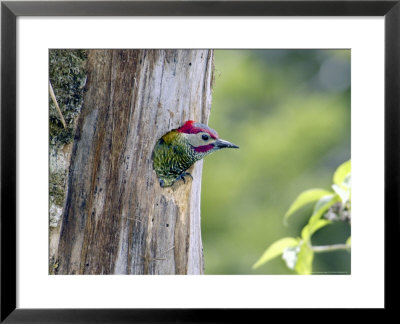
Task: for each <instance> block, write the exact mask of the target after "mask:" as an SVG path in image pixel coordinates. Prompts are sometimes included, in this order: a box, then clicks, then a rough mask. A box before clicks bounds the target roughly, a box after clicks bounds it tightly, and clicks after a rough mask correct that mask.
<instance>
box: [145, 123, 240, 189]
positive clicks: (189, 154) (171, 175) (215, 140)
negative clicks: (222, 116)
mask: <svg viewBox="0 0 400 324" xmlns="http://www.w3.org/2000/svg"><path fill="white" fill-rule="evenodd" d="M223 148H239V146H237V145H235V144H232V143H230V142H228V141H225V140H223V139H220V138H219V137H218V133H217V132H216V131H215V130H213V129H211V128H210V127H208V126H207V125H204V124H201V123H197V122H195V121H193V120H188V121H187V122H186V123H185V124H184V125H183V126H181V127H180V128H177V129H173V130H171V131H169V132H168V133H166V134H165V135H164V136H162V137H161V138H160V139H159V140H158V141H157V143H156V145H155V147H154V150H153V156H152V158H153V168H154V170H155V171H156V173H157V177H158V180H159V182H160V186H161V187H170V186H172V185H173V184H174V183H175V182H176V181H178V180H183V182H185V176H190V177H192V176H191V174H190V173H188V172H186V170H187V169H189V168H190V167H191V166H192V164H193V163H195V162H196V161H198V160H201V159H202V158H203V157H205V156H206V155H208V154H210V153H212V152H215V151H218V150H220V149H223Z"/></svg>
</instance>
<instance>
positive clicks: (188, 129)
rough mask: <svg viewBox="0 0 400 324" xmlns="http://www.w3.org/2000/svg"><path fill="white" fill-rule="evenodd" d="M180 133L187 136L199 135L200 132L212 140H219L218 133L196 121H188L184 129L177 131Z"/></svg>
mask: <svg viewBox="0 0 400 324" xmlns="http://www.w3.org/2000/svg"><path fill="white" fill-rule="evenodd" d="M177 131H178V132H180V133H185V134H197V133H200V132H206V133H208V134H209V135H210V136H211V137H212V138H214V139H217V138H218V133H217V132H216V131H215V130H213V129H212V128H210V127H208V126H207V125H204V124H200V123H197V122H195V121H194V120H188V121H187V122H186V123H185V124H183V126H182V127H180V128H178V129H177Z"/></svg>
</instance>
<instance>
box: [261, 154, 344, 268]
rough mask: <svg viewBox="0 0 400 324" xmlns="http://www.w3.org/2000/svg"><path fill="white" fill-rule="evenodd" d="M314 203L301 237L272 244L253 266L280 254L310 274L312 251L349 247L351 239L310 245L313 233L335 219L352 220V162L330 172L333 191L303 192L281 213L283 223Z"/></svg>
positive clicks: (312, 190) (293, 265) (284, 239)
mask: <svg viewBox="0 0 400 324" xmlns="http://www.w3.org/2000/svg"><path fill="white" fill-rule="evenodd" d="M310 203H315V206H314V209H313V212H312V214H311V216H310V218H309V220H308V223H307V224H306V225H305V226H304V227H303V229H302V231H301V234H300V237H296V238H295V237H284V238H281V239H279V240H277V241H275V242H274V243H272V244H271V245H270V246H269V247H268V248H267V250H266V251H265V252H264V253H263V255H262V256H261V257H260V258H259V259H258V260H257V262H256V263H255V264H254V265H253V269H256V268H258V267H260V266H262V265H264V264H265V263H267V262H268V261H270V260H271V259H273V258H275V257H278V256H279V255H282V258H283V260H284V261H285V262H286V266H287V267H288V268H289V269H292V270H294V271H295V272H296V273H298V274H311V273H312V262H313V259H314V254H315V253H321V252H332V251H337V250H347V251H350V249H351V238H350V237H349V238H348V239H347V241H346V242H345V243H343V244H342V243H339V244H332V245H323V246H313V245H312V243H311V238H312V235H313V234H314V233H315V232H316V231H318V230H319V229H321V228H323V227H325V226H328V225H330V224H332V223H333V222H334V221H344V222H348V223H349V224H350V223H351V161H350V160H349V161H347V162H344V163H343V164H341V165H340V166H339V167H338V168H337V169H336V171H335V172H334V174H333V184H332V190H324V189H309V190H306V191H304V192H302V193H301V194H300V195H299V196H298V197H297V198H296V199H295V201H294V202H293V203H292V205H291V206H290V207H289V209H288V211H287V212H286V214H285V215H284V216H283V222H284V224H288V220H289V218H290V217H291V216H292V215H293V214H294V213H295V212H296V211H298V210H299V209H300V208H302V207H304V206H305V205H307V204H310Z"/></svg>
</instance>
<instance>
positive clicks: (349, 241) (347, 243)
mask: <svg viewBox="0 0 400 324" xmlns="http://www.w3.org/2000/svg"><path fill="white" fill-rule="evenodd" d="M346 245H348V246H351V236H349V238H348V239H347V240H346Z"/></svg>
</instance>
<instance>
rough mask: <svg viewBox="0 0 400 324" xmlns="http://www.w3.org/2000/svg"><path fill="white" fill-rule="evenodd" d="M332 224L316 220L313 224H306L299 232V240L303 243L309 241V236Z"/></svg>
mask: <svg viewBox="0 0 400 324" xmlns="http://www.w3.org/2000/svg"><path fill="white" fill-rule="evenodd" d="M331 223H332V222H331V221H329V220H327V219H318V220H316V221H315V222H313V223H308V224H307V225H306V226H304V227H303V229H302V231H301V238H302V239H303V240H304V241H309V240H310V238H311V236H312V235H313V234H314V233H315V232H316V231H318V230H319V229H321V228H322V227H324V226H326V225H329V224H331Z"/></svg>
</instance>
